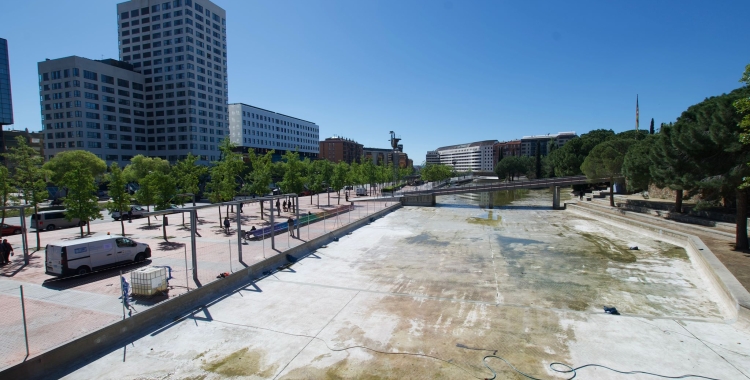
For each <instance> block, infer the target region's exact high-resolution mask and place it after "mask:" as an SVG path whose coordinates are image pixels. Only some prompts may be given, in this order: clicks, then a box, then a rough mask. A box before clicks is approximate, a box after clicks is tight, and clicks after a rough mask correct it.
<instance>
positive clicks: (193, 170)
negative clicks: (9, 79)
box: [0, 137, 412, 242]
mask: <svg viewBox="0 0 750 380" xmlns="http://www.w3.org/2000/svg"><path fill="white" fill-rule="evenodd" d="M219 149H220V152H221V155H220V159H219V160H218V161H216V162H213V163H212V165H211V166H210V167H206V166H202V165H199V164H198V163H197V161H198V157H197V156H194V155H192V154H189V155H188V156H187V157H186V158H185V159H183V160H181V161H178V162H177V163H176V164H175V165H170V163H169V162H168V161H165V160H162V159H160V158H158V157H145V156H142V155H138V156H135V157H133V158H132V159H131V161H130V164H128V165H127V166H126V167H125V168H120V167H119V166H118V165H117V163H112V165H111V166H110V167H109V168H107V166H106V164H105V162H104V161H103V160H101V159H100V158H98V157H97V156H96V155H94V154H92V153H90V152H87V151H82V150H74V151H67V152H63V153H60V154H57V155H56V156H55V157H54V158H52V159H51V160H50V161H48V162H47V163H44V160H43V158H42V157H41V156H40V155H39V154H38V153H37V152H36V151H35V150H34V149H33V148H31V147H30V146H28V145H27V143H26V140H25V139H24V138H22V137H19V139H18V146H17V147H14V148H11V149H9V152H8V153H7V154H5V158H6V163H7V168H6V167H0V197H1V198H2V201H3V204H4V205H8V204H13V203H14V202H15V203H20V202H21V201H23V202H24V203H26V204H30V205H34V206H37V205H38V204H39V203H41V202H43V201H45V200H47V199H48V198H49V194H48V192H47V187H46V186H47V181H51V182H53V183H54V184H56V185H58V186H59V187H61V188H64V189H65V192H66V195H65V198H64V205H65V207H66V209H67V213H66V217H68V218H69V219H80V220H81V221H83V223H82V224H81V235H82V236H83V225H84V224H87V223H88V222H89V221H91V220H94V219H97V218H101V217H102V216H101V211H100V208H99V204H98V197H97V190H98V188H99V187H98V186H97V183H99V184H105V185H106V186H107V188H108V190H109V196H110V198H111V199H110V201H109V202H108V203H107V205H106V208H107V209H109V210H110V211H114V210H120V211H121V212H122V213H127V210H129V209H130V204H131V202H133V201H135V202H137V203H139V204H142V205H145V206H146V208H147V211H150V206H151V205H153V206H154V208H155V209H156V210H162V209H166V208H168V207H170V205H172V204H184V203H185V202H187V201H189V200H190V198H191V197H194V196H198V194H200V193H204V194H205V195H206V196H207V197H208V199H209V201H211V202H214V203H220V202H226V201H229V200H232V199H234V198H235V197H236V196H238V195H251V194H252V195H266V194H268V193H269V192H270V191H271V186H272V185H273V184H274V183H276V184H277V185H278V187H279V188H280V190H281V191H282V192H284V193H296V194H302V193H303V192H305V191H309V192H310V194H311V196H312V194H319V193H320V192H322V191H324V190H325V189H327V188H328V187H332V188H333V189H335V190H336V191H337V192H338V193H339V195H340V191H341V189H342V188H343V187H344V186H346V185H351V186H353V185H356V184H369V185H370V188H371V189H372V188H375V189H376V190H377V188H378V187H379V186H380V187H382V186H383V184H385V183H389V182H392V181H394V179H395V181H396V182H398V181H399V180H400V179H401V178H403V177H404V176H407V175H409V174H411V172H412V169H411V168H402V169H398V170H395V171H394V169H393V167H392V166H386V165H375V164H374V163H373V162H372V161H371V160H363V163H361V164H360V163H356V162H355V163H352V164H351V165H349V164H347V163H344V162H342V163H336V164H334V163H332V162H330V161H327V160H310V159H309V158H304V159H301V158H300V156H299V154H298V153H297V152H291V151H290V152H287V153H286V154H285V155H284V156H283V159H282V160H281V161H280V162H273V159H272V158H273V155H274V153H275V152H274V151H269V152H267V153H266V154H264V155H256V154H255V153H254V152H252V151H251V152H250V153H249V154H248V157H247V160H245V159H243V157H242V155H241V154H239V153H237V152H236V147H235V146H234V145H232V144H231V142H230V141H229V140H228V139H225V140H223V142H222V143H221V145H220V147H219ZM394 177H395V178H394ZM130 184H137V189H138V190H137V191H136V192H135V193H134V195H131V194H130V192H129V191H128V186H129V185H130ZM16 193H18V194H20V196H16V197H15V198H14V194H16ZM318 196H319V195H318ZM311 199H312V198H311ZM318 201H319V199H318ZM339 203H340V200H339ZM328 204H329V205H330V194H329V196H328ZM35 212H36V211H35ZM4 215H5V214H4V213H3V217H4ZM221 217H222V215H221V209H219V219H220V220H221ZM120 222H121V229H122V233H123V234H124V233H125V225H124V218H120ZM148 223H149V225H150V224H151V218H150V217H149V218H148ZM37 242H38V236H37Z"/></svg>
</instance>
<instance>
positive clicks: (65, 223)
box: [30, 210, 86, 231]
mask: <svg viewBox="0 0 750 380" xmlns="http://www.w3.org/2000/svg"><path fill="white" fill-rule="evenodd" d="M85 223H86V222H82V221H81V220H80V219H77V218H73V219H71V220H68V219H65V210H62V211H41V212H39V213H38V214H32V215H31V225H30V227H31V228H36V229H37V230H46V231H53V230H56V229H58V228H66V227H78V226H80V225H81V224H85Z"/></svg>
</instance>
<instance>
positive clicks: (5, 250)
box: [0, 239, 13, 265]
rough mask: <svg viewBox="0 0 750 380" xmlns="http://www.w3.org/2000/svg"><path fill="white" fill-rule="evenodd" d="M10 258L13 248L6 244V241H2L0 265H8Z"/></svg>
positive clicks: (0, 245)
mask: <svg viewBox="0 0 750 380" xmlns="http://www.w3.org/2000/svg"><path fill="white" fill-rule="evenodd" d="M11 256H13V246H12V245H10V243H8V239H3V242H2V243H0V265H6V264H10V257H11Z"/></svg>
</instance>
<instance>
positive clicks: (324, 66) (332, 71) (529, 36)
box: [0, 0, 750, 164]
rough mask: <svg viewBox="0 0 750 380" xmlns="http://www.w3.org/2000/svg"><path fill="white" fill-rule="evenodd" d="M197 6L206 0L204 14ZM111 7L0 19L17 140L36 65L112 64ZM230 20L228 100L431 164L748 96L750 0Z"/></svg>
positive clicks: (265, 12)
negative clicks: (734, 93) (69, 60)
mask: <svg viewBox="0 0 750 380" xmlns="http://www.w3.org/2000/svg"><path fill="white" fill-rule="evenodd" d="M197 1H199V2H200V0H197ZM117 2H118V1H109V0H76V1H59V0H25V1H17V2H7V3H5V4H3V5H2V6H0V9H1V11H2V20H3V22H2V23H0V37H4V38H7V39H8V40H9V47H10V59H11V81H12V87H13V102H14V110H15V120H16V124H15V125H14V128H17V129H22V128H29V129H30V130H39V129H41V124H40V116H39V115H40V110H39V101H38V97H39V93H38V87H37V71H36V63H37V62H38V61H42V60H44V59H45V58H60V57H65V56H70V55H79V56H83V57H88V58H93V59H100V58H101V57H102V56H103V57H112V58H117V29H116V25H117V24H116V8H115V4H116V3H117ZM216 3H217V4H218V5H219V6H221V7H223V8H224V9H226V10H227V14H228V17H227V23H228V31H227V38H228V55H229V100H230V102H242V103H247V104H251V105H255V106H258V107H262V108H266V109H270V110H274V111H277V112H281V113H284V114H287V115H291V116H295V117H299V118H302V119H305V120H310V121H313V122H315V123H317V124H318V125H319V126H320V131H321V139H323V138H325V137H329V136H331V135H334V134H338V135H343V136H345V137H349V138H352V139H354V140H357V141H358V142H360V143H362V144H364V145H365V146H373V147H383V148H385V147H388V142H387V139H388V132H389V131H391V130H393V131H395V132H397V134H399V135H400V136H401V137H402V138H403V143H404V146H405V151H406V152H407V153H408V154H409V156H410V157H411V158H413V159H414V162H415V163H417V164H418V163H421V162H422V161H423V160H424V155H425V153H426V151H427V150H431V149H435V148H437V147H439V146H443V145H451V144H458V143H465V142H472V141H478V140H488V139H498V140H500V141H503V140H511V139H515V138H519V137H521V136H523V135H530V134H546V133H554V132H558V131H576V132H577V133H579V134H581V133H585V132H587V131H589V130H592V129H597V128H610V129H613V130H615V131H618V132H619V131H623V130H626V129H632V128H633V127H634V124H635V97H636V94H639V96H640V114H641V128H648V125H649V122H650V120H651V118H652V117H653V118H654V119H655V121H656V125H657V126H658V125H659V124H660V123H662V122H669V121H673V120H674V119H675V118H676V117H677V116H679V115H680V113H681V112H682V111H683V110H685V109H686V108H687V107H688V106H690V105H691V104H695V103H697V102H699V101H701V100H703V99H704V98H705V97H707V96H711V95H718V94H721V93H723V92H728V91H731V90H732V89H734V88H737V87H739V83H738V79H739V78H740V75H741V74H742V72H743V70H744V66H745V65H746V64H748V63H750V48H748V46H747V43H746V41H745V37H746V36H747V32H748V26H747V23H746V18H745V17H744V13H745V11H746V8H747V7H746V6H747V3H746V2H745V1H693V0H679V1H662V0H660V1H618V2H611V1H552V0H549V1H533V0H524V1H502V2H501V1H456V0H451V1H441V0H438V1H410V0H393V1H391V0H388V1H385V0H383V1H315V0H299V1H286V0H282V1H262V2H261V1H247V0H243V1H239V0H216Z"/></svg>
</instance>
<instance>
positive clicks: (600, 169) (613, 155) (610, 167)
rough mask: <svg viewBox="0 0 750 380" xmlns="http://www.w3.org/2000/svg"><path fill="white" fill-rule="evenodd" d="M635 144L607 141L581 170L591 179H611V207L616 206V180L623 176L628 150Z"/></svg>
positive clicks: (622, 140) (585, 161)
mask: <svg viewBox="0 0 750 380" xmlns="http://www.w3.org/2000/svg"><path fill="white" fill-rule="evenodd" d="M634 143H635V140H632V139H611V140H607V141H605V142H603V143H601V144H599V145H597V146H595V147H594V149H592V150H591V152H590V153H589V155H588V156H586V159H585V160H584V161H583V164H582V165H581V170H582V171H583V172H584V173H585V174H586V177H588V178H590V179H601V178H609V183H610V190H611V191H610V193H609V205H610V206H612V207H614V206H615V199H614V183H615V178H616V177H618V176H620V175H621V174H622V165H623V163H624V162H625V154H626V153H627V152H628V148H630V146H631V145H633V144H634Z"/></svg>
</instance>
